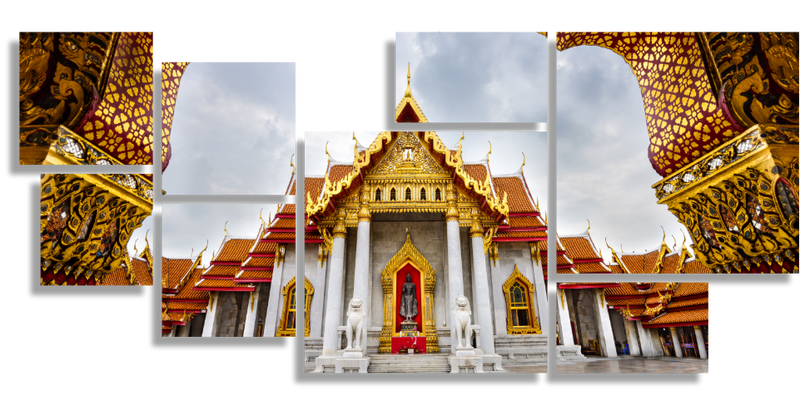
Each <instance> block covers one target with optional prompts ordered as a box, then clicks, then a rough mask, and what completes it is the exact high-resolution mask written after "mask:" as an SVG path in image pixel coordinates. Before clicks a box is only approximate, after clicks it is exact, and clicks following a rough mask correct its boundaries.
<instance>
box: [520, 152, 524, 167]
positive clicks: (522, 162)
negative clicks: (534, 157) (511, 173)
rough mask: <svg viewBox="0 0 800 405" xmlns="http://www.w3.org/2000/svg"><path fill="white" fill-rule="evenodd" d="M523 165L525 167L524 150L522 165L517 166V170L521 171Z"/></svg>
mask: <svg viewBox="0 0 800 405" xmlns="http://www.w3.org/2000/svg"><path fill="white" fill-rule="evenodd" d="M523 167H525V152H522V166H520V167H519V171H522V168H523Z"/></svg>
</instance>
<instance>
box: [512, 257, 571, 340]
mask: <svg viewBox="0 0 800 405" xmlns="http://www.w3.org/2000/svg"><path fill="white" fill-rule="evenodd" d="M517 283H519V284H520V285H521V286H522V287H523V288H524V289H525V294H524V297H523V298H524V300H525V306H526V307H527V308H525V311H526V312H525V313H526V314H527V316H528V319H527V321H528V322H527V323H528V325H527V326H514V323H513V311H514V310H515V309H514V308H517V306H515V305H518V301H516V302H517V304H515V300H514V299H513V297H512V294H514V291H513V289H512V287H514V285H515V284H517ZM517 288H518V287H517ZM534 291H535V289H534V286H533V284H532V283H531V282H530V280H528V278H527V277H525V275H524V274H522V273H521V272H520V271H519V268H518V267H517V265H516V264H515V265H514V272H512V273H511V276H509V277H508V280H506V282H505V283H504V284H503V293H504V294H505V296H506V332H507V333H508V334H509V335H530V334H540V333H542V328H541V327H540V326H539V318H538V317H537V316H536V310H535V309H534V305H533V303H534V300H535V298H534ZM562 306H563V301H562Z"/></svg>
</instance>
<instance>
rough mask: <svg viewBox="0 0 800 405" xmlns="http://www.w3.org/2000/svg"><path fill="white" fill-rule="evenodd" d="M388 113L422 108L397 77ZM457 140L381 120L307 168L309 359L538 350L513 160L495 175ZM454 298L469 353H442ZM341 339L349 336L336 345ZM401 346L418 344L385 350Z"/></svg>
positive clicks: (542, 330) (506, 360)
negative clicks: (466, 155)
mask: <svg viewBox="0 0 800 405" xmlns="http://www.w3.org/2000/svg"><path fill="white" fill-rule="evenodd" d="M396 119H397V120H398V121H399V122H426V121H427V119H426V118H425V115H424V114H423V113H422V111H421V109H420V108H419V106H418V105H417V103H416V101H415V100H414V98H413V97H412V95H411V91H410V77H409V88H408V89H407V90H406V92H405V95H404V98H403V99H402V100H401V102H400V104H399V105H398V107H397V111H396ZM463 139H464V137H462V138H461V141H459V146H458V148H457V149H455V150H452V149H448V148H447V147H445V145H444V144H443V142H442V141H441V139H440V138H439V137H438V136H437V135H436V133H435V132H427V131H417V132H382V133H380V134H379V135H378V136H377V138H376V139H375V140H374V141H373V142H372V144H371V145H370V146H369V147H364V146H362V145H360V144H359V143H358V141H357V140H355V136H354V137H353V140H354V141H355V146H354V157H353V161H350V162H341V161H336V160H332V159H331V157H330V155H328V157H329V161H328V164H327V168H326V170H325V173H322V174H319V175H306V179H305V214H306V229H305V233H306V240H305V242H306V247H305V263H306V265H305V276H306V278H307V280H306V294H307V295H306V311H307V313H306V319H308V320H309V323H310V324H309V325H308V326H309V331H308V335H307V336H308V337H307V338H306V339H305V348H306V351H305V352H306V361H307V364H309V365H313V367H314V368H315V372H352V371H358V372H480V370H481V369H482V371H483V372H502V371H503V368H502V367H503V366H508V365H520V364H544V363H546V359H547V347H546V339H547V292H546V287H545V273H544V266H546V263H545V261H544V260H542V257H544V256H546V253H542V252H543V250H542V249H541V247H540V244H542V243H545V242H546V239H547V223H546V220H545V219H543V218H542V213H541V212H540V210H539V207H538V203H537V201H536V199H534V197H533V196H532V195H531V193H530V191H529V189H528V185H527V182H526V179H525V174H524V172H523V170H522V168H520V170H518V171H517V172H516V173H512V174H506V175H498V174H494V173H492V171H491V167H490V165H489V161H488V156H487V159H484V160H481V161H476V162H465V161H464V160H463V159H462V152H461V148H462V147H461V146H462V141H463ZM523 166H524V163H523ZM544 252H546V249H544ZM460 296H463V297H465V298H466V303H465V302H464V301H463V300H462V301H460V302H459V301H458V300H457V298H458V297H460ZM465 308H471V313H470V315H471V318H470V319H471V320H470V322H472V325H470V326H471V330H472V331H473V332H474V343H472V344H471V345H474V346H473V348H474V352H470V353H469V356H471V357H469V356H468V358H471V359H477V360H475V362H476V363H474V364H472V365H471V366H464V365H463V364H464V363H453V359H454V358H456V355H458V356H461V354H457V352H460V351H461V350H462V348H460V347H453V346H454V345H455V344H454V341H455V340H456V337H457V335H458V334H459V333H461V329H459V328H463V325H464V322H466V320H465V319H464V318H462V317H455V318H454V316H455V315H454V314H455V313H458V314H459V315H461V314H463V312H462V311H465ZM359 311H361V313H362V316H358V317H353V316H351V313H359ZM454 311H458V312H454ZM356 320H358V322H357V323H358V329H357V330H355V331H353V330H350V331H348V328H350V327H351V326H352V327H355V326H354V323H356ZM358 331H361V336H358ZM354 334H355V335H354ZM351 339H353V340H354V342H356V343H354V345H356V344H357V342H361V344H360V345H359V347H357V348H356V347H355V346H353V347H349V348H346V347H345V346H346V345H347V342H348V341H350V340H351ZM456 346H458V345H456ZM409 350H411V351H414V352H416V353H420V354H424V355H420V356H416V357H414V356H412V357H413V358H409V357H407V356H401V357H398V356H393V355H392V354H397V353H399V352H400V351H403V352H404V353H405V352H407V351H409ZM401 358H402V359H404V360H401ZM464 358H467V357H464ZM351 360H352V361H354V362H355V363H352V364H350V363H347V362H348V361H351ZM456 360H457V359H456ZM342 362H344V363H342ZM356 363H357V364H356ZM456 364H461V365H456ZM476 364H477V367H476ZM470 367H471V368H470Z"/></svg>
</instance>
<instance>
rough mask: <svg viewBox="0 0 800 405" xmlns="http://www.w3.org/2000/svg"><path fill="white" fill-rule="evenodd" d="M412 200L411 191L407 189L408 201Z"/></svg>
mask: <svg viewBox="0 0 800 405" xmlns="http://www.w3.org/2000/svg"><path fill="white" fill-rule="evenodd" d="M409 200H411V189H410V188H406V201H409Z"/></svg>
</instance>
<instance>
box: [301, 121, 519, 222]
mask: <svg viewBox="0 0 800 405" xmlns="http://www.w3.org/2000/svg"><path fill="white" fill-rule="evenodd" d="M403 134H405V135H403ZM401 136H407V137H411V138H410V139H412V141H411V142H413V139H415V138H417V136H416V135H415V133H413V132H411V133H401V134H400V135H398V138H399V137H401ZM462 139H463V137H462ZM392 141H393V136H392V133H391V132H381V133H380V134H379V135H378V137H377V138H376V139H375V141H373V142H372V144H371V145H370V146H369V148H367V149H366V150H364V151H361V152H359V151H358V149H357V147H354V148H355V150H354V152H355V157H354V162H353V170H352V171H351V172H350V173H348V174H347V175H345V176H344V177H343V178H342V179H341V180H339V181H337V182H336V183H335V184H334V183H332V182H331V181H330V178H329V177H328V176H327V174H326V177H325V182H324V186H323V190H322V193H321V196H320V197H319V198H312V196H311V195H310V193H306V194H307V195H306V214H307V215H308V216H309V217H311V216H314V215H317V214H319V213H322V212H324V211H325V210H326V209H327V208H328V207H329V205H330V202H331V198H333V197H334V196H338V195H340V194H342V193H343V191H344V190H346V189H347V188H349V187H350V185H351V184H352V183H353V181H355V179H357V178H361V176H362V175H363V174H364V173H363V172H362V169H363V168H364V167H366V166H367V165H369V164H370V163H371V162H372V157H373V155H375V154H378V153H380V152H382V151H383V150H384V148H385V145H389V144H391V143H392ZM424 141H425V142H426V143H428V144H429V145H430V146H431V147H432V148H433V150H434V151H435V152H437V153H440V154H442V155H443V157H444V159H443V161H444V162H443V163H444V164H446V165H447V166H448V167H449V168H451V169H453V170H454V171H455V173H456V176H458V177H459V178H460V179H461V180H462V181H463V184H464V187H465V188H466V189H467V190H472V191H474V192H475V193H476V194H478V195H480V196H482V197H483V198H485V199H486V202H487V206H488V207H489V208H490V209H491V210H493V211H496V212H498V213H500V214H502V215H508V203H507V195H504V196H503V199H502V202H498V201H497V199H495V197H494V195H493V193H492V188H491V183H490V180H489V177H488V176H487V178H486V179H485V180H484V181H483V182H479V181H477V180H475V179H473V178H472V177H470V176H469V175H468V174H467V173H466V171H465V170H464V168H463V160H462V158H461V142H460V141H459V148H458V150H457V151H456V153H455V154H453V153H451V151H449V150H448V149H447V148H446V147H445V146H444V143H443V142H442V141H441V140H440V139H439V137H438V136H437V135H436V133H435V132H426V133H425V137H424ZM417 142H419V140H417ZM420 145H422V144H421V143H420ZM423 149H425V148H424V147H423ZM415 150H416V149H415ZM425 150H427V149H425ZM411 153H412V154H413V155H418V153H415V152H413V151H412V152H411ZM426 153H427V152H425V151H423V152H422V155H423V156H427V155H425V154H426ZM400 156H401V157H402V156H403V155H402V153H401V155H400ZM436 167H440V166H438V165H437V166H436ZM414 173H416V172H415V171H414V170H412V171H410V172H409V173H408V174H414ZM419 173H422V171H421V170H420V172H419ZM426 175H429V176H438V175H437V174H431V173H429V174H426ZM408 181H416V180H414V179H413V176H410V177H409V179H408ZM425 181H429V182H430V181H434V180H432V179H428V180H425ZM382 190H383V195H384V197H383V199H384V200H385V199H387V198H388V194H389V193H388V191H389V189H387V188H382ZM430 191H431V193H430V194H431V195H430V196H428V199H433V198H434V191H435V189H431V190H430ZM454 192H455V190H454ZM400 194H401V193H398V195H397V199H398V201H402V200H403V198H404V195H400ZM453 198H454V199H455V195H454V197H453ZM418 202H419V200H418V199H414V200H412V201H411V203H413V204H417V203H418ZM372 212H378V211H375V210H373V211H372ZM410 212H415V211H413V209H412V211H410ZM416 212H419V211H416ZM450 214H451V216H453V217H454V216H455V215H457V211H455V212H450Z"/></svg>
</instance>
